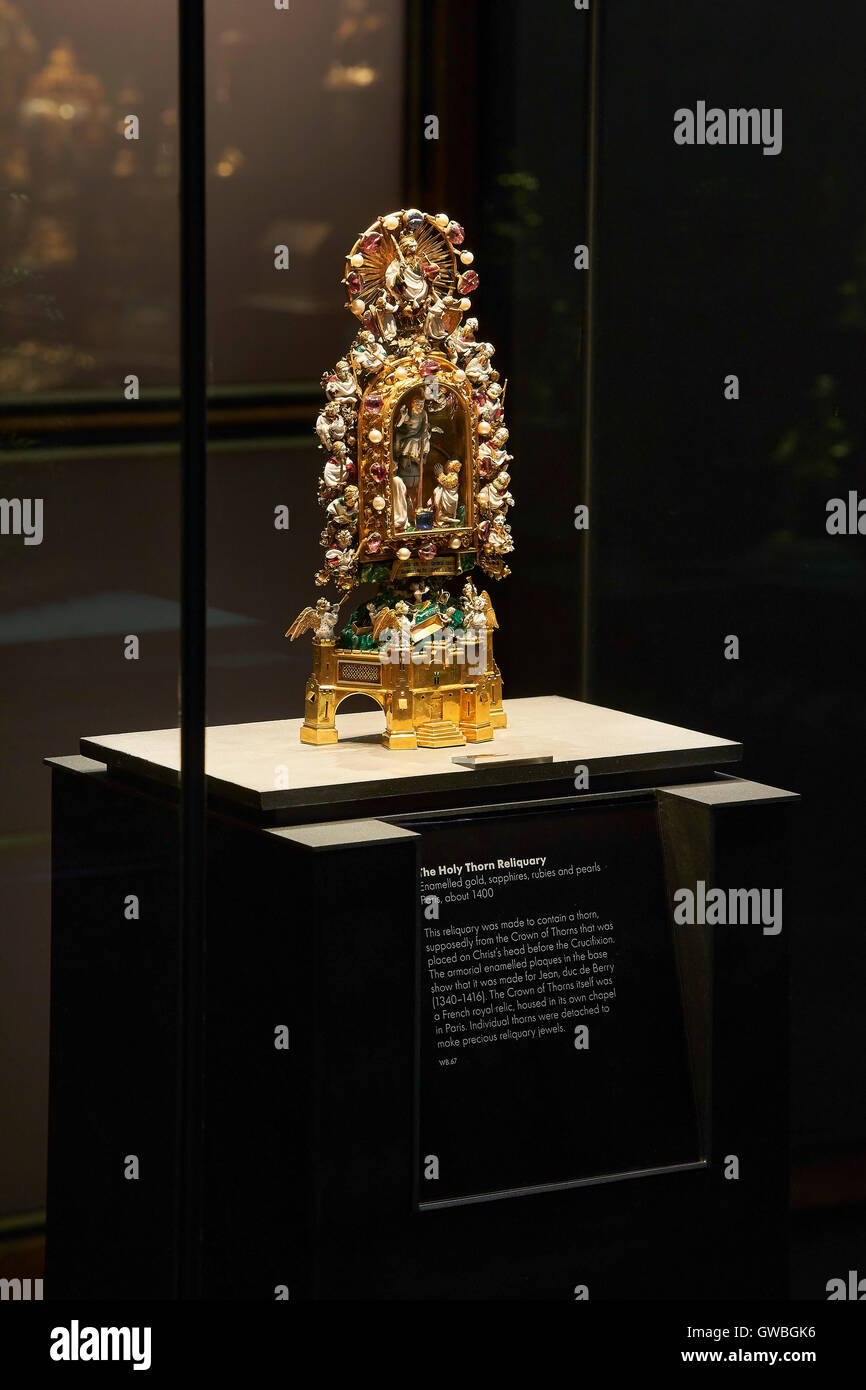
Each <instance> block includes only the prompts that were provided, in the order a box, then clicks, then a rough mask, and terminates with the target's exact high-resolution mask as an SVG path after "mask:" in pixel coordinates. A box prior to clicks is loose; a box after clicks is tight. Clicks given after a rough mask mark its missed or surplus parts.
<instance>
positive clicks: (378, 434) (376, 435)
mask: <svg viewBox="0 0 866 1390" xmlns="http://www.w3.org/2000/svg"><path fill="white" fill-rule="evenodd" d="M367 438H368V439H369V441H370V443H371V444H381V443H382V431H381V430H377V429H372V430H370V433H369V434H368V435H367Z"/></svg>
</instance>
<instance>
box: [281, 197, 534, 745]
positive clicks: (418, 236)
mask: <svg viewBox="0 0 866 1390" xmlns="http://www.w3.org/2000/svg"><path fill="white" fill-rule="evenodd" d="M463 235H464V234H463V228H462V227H461V226H460V224H459V223H457V222H454V221H452V220H451V219H450V218H449V217H448V216H447V215H446V214H444V213H441V214H439V215H438V216H435V217H433V216H430V215H429V214H426V213H422V212H419V211H418V210H417V209H415V208H410V209H408V210H406V211H402V212H395V213H390V214H388V215H387V216H384V217H380V218H379V219H378V220H377V221H376V222H375V223H373V225H372V226H371V227H369V228H368V229H367V231H366V232H364V233H363V234H362V235H361V236H359V238H358V240H357V241H356V242H355V245H354V246H353V247H352V250H351V251H350V253H349V256H348V259H347V262H346V273H345V277H344V284H345V286H346V294H347V303H348V307H349V309H350V310H351V311H352V313H353V314H354V315H355V316H356V318H358V319H359V320H360V328H359V330H358V332H357V334H356V337H355V339H354V342H353V343H352V345H351V347H350V349H349V351H348V353H347V354H346V356H345V357H343V358H341V359H340V361H339V362H338V363H337V365H336V367H335V368H334V370H333V372H327V373H326V374H325V376H324V377H323V379H322V386H323V388H324V392H325V401H324V404H323V406H322V409H321V412H320V414H319V417H318V419H317V421H316V434H317V436H318V441H319V446H320V449H321V450H322V453H323V455H324V463H323V469H322V475H321V477H320V480H319V501H320V503H321V505H322V508H323V511H324V518H325V524H324V529H323V531H322V537H321V540H322V546H323V547H324V550H325V558H324V563H323V565H322V567H321V569H320V570H319V571H318V573H317V574H316V577H315V578H316V583H317V584H318V585H319V586H321V587H322V588H325V587H326V586H328V585H331V584H333V585H334V586H335V587H336V588H337V589H338V590H341V591H342V595H343V596H342V598H340V599H338V600H337V601H331V600H329V599H327V598H324V597H323V598H320V599H319V600H318V601H317V602H316V603H315V605H314V606H311V607H308V608H305V609H304V610H303V612H302V613H300V614H299V616H298V617H297V618H296V620H295V622H294V623H293V624H292V626H291V627H290V628H289V631H288V633H287V634H286V635H287V636H288V637H290V638H292V640H294V638H296V637H298V636H299V635H300V634H301V633H303V632H306V631H311V632H312V633H313V673H312V675H311V676H310V679H309V681H308V683H307V689H306V698H305V708H304V722H303V725H302V727H301V739H302V741H303V742H304V743H310V744H323V743H336V742H337V737H338V735H337V728H336V722H335V716H336V712H337V708H338V706H339V705H340V702H341V701H342V700H344V699H345V698H346V697H347V696H348V695H356V694H365V695H369V696H370V697H371V698H372V699H373V700H374V701H375V702H376V703H377V704H378V705H379V706H380V707H381V708H382V710H383V712H384V716H385V725H384V730H383V734H382V741H383V743H384V744H385V745H386V746H387V747H389V748H417V747H447V746H451V745H456V744H463V743H467V742H469V743H480V742H485V741H486V740H488V739H491V738H492V737H493V731H494V729H495V728H497V727H502V726H503V725H504V724H505V722H506V716H505V713H504V711H503V708H502V677H501V675H500V672H499V667H498V666H497V665H496V662H495V660H494V658H493V631H494V629H495V628H496V626H497V622H496V615H495V613H494V611H493V606H492V604H491V602H490V599H489V597H488V594H487V592H486V591H485V590H483V589H482V590H480V591H479V589H477V588H476V586H475V583H474V582H473V578H472V575H473V572H474V571H475V570H476V569H478V568H480V569H481V570H482V572H483V573H484V574H486V575H487V576H489V578H491V579H503V578H504V577H505V576H506V575H507V574H508V573H509V568H508V565H507V563H506V559H505V557H506V556H507V555H508V554H510V552H511V550H512V549H513V545H512V540H511V528H510V526H509V524H508V520H507V517H508V512H509V509H510V507H511V506H512V505H513V498H512V496H511V492H510V483H511V474H510V464H511V455H510V454H509V453H508V451H507V444H508V430H507V429H506V427H505V418H504V401H505V394H506V385H507V383H502V382H500V379H499V373H498V371H497V370H496V369H495V367H494V366H493V355H494V349H493V346H492V345H491V344H490V343H487V342H484V341H482V340H481V339H480V338H479V337H478V321H477V319H474V318H471V317H470V318H467V317H466V314H467V312H468V311H469V309H470V308H471V307H472V306H471V300H470V298H469V296H470V294H471V293H472V292H473V291H474V290H475V289H476V287H477V285H478V276H477V274H476V272H475V270H474V269H471V266H472V261H473V256H472V253H471V252H470V251H467V250H464V249H463ZM364 586H370V587H369V588H368V591H367V592H366V593H364V592H363V589H364ZM359 589H360V590H361V592H360V593H355V591H356V590H359ZM350 594H355V600H356V601H355V603H354V606H352V607H350V606H349V605H348V604H347V602H346V600H347V598H348V596H349V595H350Z"/></svg>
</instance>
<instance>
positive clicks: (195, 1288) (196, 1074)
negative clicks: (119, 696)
mask: <svg viewBox="0 0 866 1390" xmlns="http://www.w3.org/2000/svg"><path fill="white" fill-rule="evenodd" d="M178 37H179V101H178V106H179V135H180V190H179V195H180V350H181V351H180V361H181V366H180V380H181V499H180V500H181V576H180V589H181V621H180V635H181V643H180V721H181V733H180V745H181V783H180V818H179V824H180V894H181V901H180V914H179V939H178V1000H177V1009H178V1030H177V1037H178V1070H177V1114H176V1133H177V1155H176V1160H177V1162H176V1180H175V1192H176V1212H175V1215H176V1223H175V1230H176V1240H177V1247H176V1249H177V1261H176V1266H175V1268H176V1279H175V1297H176V1298H181V1299H189V1298H196V1297H198V1296H199V1294H200V1261H199V1251H200V1245H201V1186H200V1175H201V1150H202V1143H201V1137H202V1136H201V1125H202V1070H203V1069H202V1059H203V1051H204V1011H203V974H204V947H205V886H206V841H205V780H204V730H205V677H206V634H205V610H206V579H207V575H206V545H205V542H206V530H205V525H206V522H205V518H206V496H207V490H206V468H207V321H206V260H205V253H206V238H205V68H204V62H205V60H204V0H179V5H178Z"/></svg>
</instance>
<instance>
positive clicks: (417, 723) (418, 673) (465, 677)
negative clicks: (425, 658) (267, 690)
mask: <svg viewBox="0 0 866 1390" xmlns="http://www.w3.org/2000/svg"><path fill="white" fill-rule="evenodd" d="M487 639H488V640H487V648H486V661H485V664H484V669H483V670H482V671H481V672H480V674H479V672H478V669H477V665H476V664H475V663H474V662H473V661H471V660H459V659H457V660H450V661H445V660H443V661H441V662H439V663H437V662H435V661H433V662H429V663H425V662H414V661H412V659H411V656H412V655H414V654H415V653H407V657H406V660H401V661H394V660H390V661H389V660H386V659H383V654H380V652H378V651H370V652H364V651H348V650H345V649H343V648H340V647H336V646H335V645H334V643H333V642H324V641H321V642H320V641H315V640H314V641H313V674H312V675H311V676H310V679H309V681H308V682H307V689H306V698H305V701H304V710H305V717H304V723H303V725H302V726H301V742H302V743H308V744H311V745H312V746H314V747H319V746H321V745H322V744H328V743H336V742H337V741H338V738H339V734H338V731H337V726H336V715H337V710H338V708H339V706H340V705H341V704H342V702H343V700H345V699H346V698H347V697H348V696H349V695H369V696H370V698H371V699H372V700H375V701H376V703H377V704H378V705H379V706H380V707H381V709H382V711H383V713H384V715H385V728H384V731H383V733H382V742H383V744H384V745H385V747H386V748H448V747H460V746H462V745H463V744H466V743H486V742H488V741H489V740H490V739H492V738H493V731H494V729H495V728H502V727H503V726H504V724H505V722H506V720H505V712H504V710H503V708H502V676H501V675H500V672H499V667H498V666H497V665H496V662H495V661H494V660H493V650H492V637H491V634H490V633H488V634H487Z"/></svg>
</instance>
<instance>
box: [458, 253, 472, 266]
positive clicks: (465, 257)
mask: <svg viewBox="0 0 866 1390" xmlns="http://www.w3.org/2000/svg"><path fill="white" fill-rule="evenodd" d="M460 260H461V263H462V264H463V265H471V264H472V262H473V261H474V260H475V257H474V256H473V254H472V252H471V251H461V252H460Z"/></svg>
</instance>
